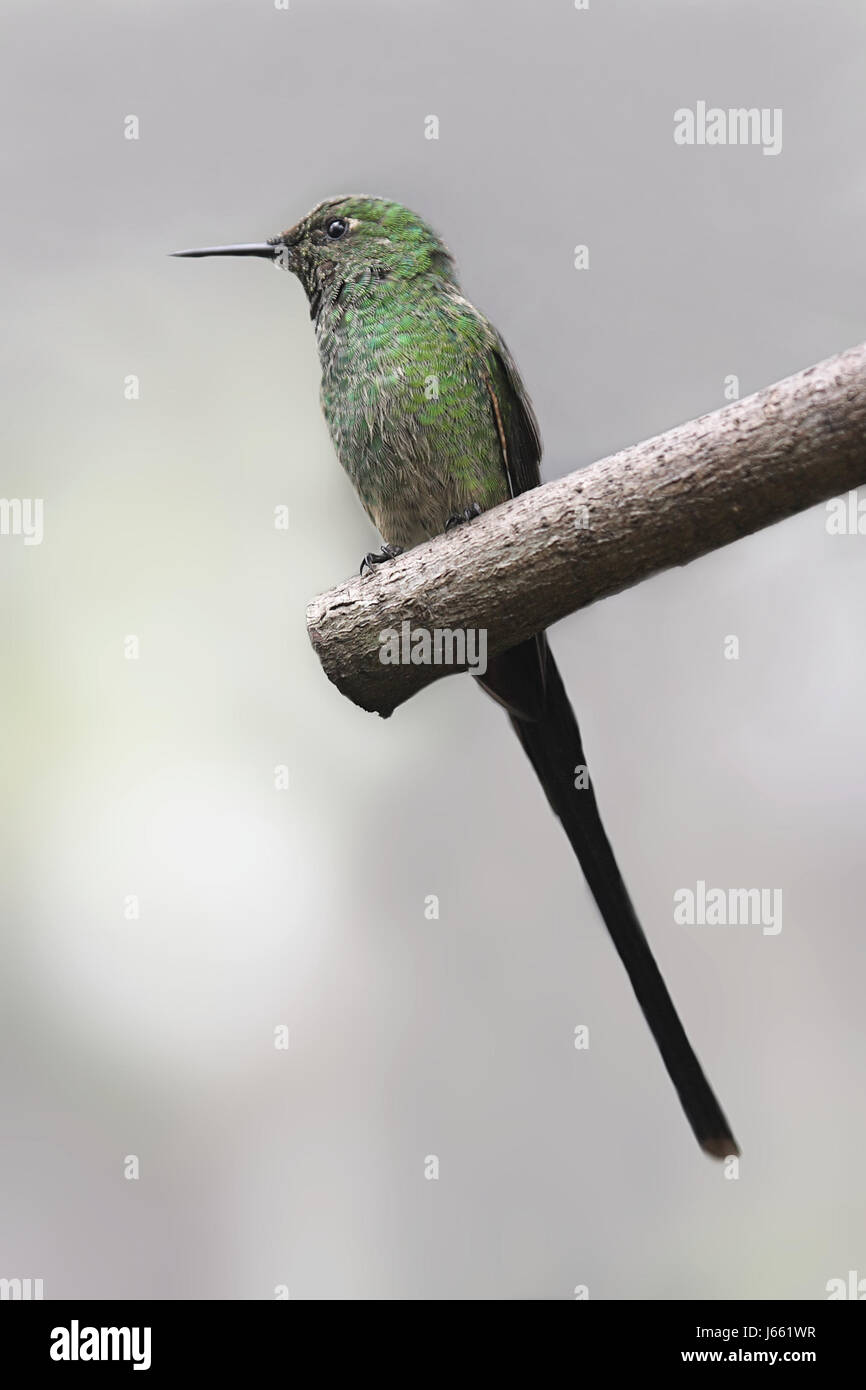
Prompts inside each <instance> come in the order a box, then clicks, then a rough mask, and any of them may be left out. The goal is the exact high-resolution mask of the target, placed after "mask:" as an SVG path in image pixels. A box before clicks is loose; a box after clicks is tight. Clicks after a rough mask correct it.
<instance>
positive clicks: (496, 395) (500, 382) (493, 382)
mask: <svg viewBox="0 0 866 1390" xmlns="http://www.w3.org/2000/svg"><path fill="white" fill-rule="evenodd" d="M485 379H486V382H487V389H488V391H489V392H490V401H491V407H492V410H493V418H494V421H495V423H496V429H497V433H498V435H499V442H500V446H501V448H502V461H503V463H504V465H505V471H506V473H507V475H508V485H509V488H510V490H511V496H512V497H517V496H518V495H519V494H520V493H521V492H528V491H529V489H530V488H534V487H538V485H539V483H540V482H541V472H540V468H539V463H540V460H541V436H540V434H539V430H538V422H537V420H536V418H535V413H534V411H533V409H532V406H531V404H530V401H529V396H528V395H527V393H526V387H525V386H524V384H523V382H522V380H521V378H520V373H519V372H518V370H517V367H516V366H515V364H514V359H513V358H512V356H511V353H510V352H509V351H508V348H507V347H506V346H505V344H504V343H503V341H502V339H501V338H499V337H498V336H497V337H496V340H495V343H494V345H493V346H492V347H491V349H490V352H489V355H488V358H487V363H486V371H485Z"/></svg>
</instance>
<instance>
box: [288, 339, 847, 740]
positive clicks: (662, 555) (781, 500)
mask: <svg viewBox="0 0 866 1390" xmlns="http://www.w3.org/2000/svg"><path fill="white" fill-rule="evenodd" d="M864 482H866V344H861V345H860V346H859V347H855V348H851V349H850V350H849V351H848V352H843V353H841V354H840V355H839V356H838V357H831V358H829V359H828V360H827V361H826V362H820V363H819V364H818V365H817V366H814V367H808V368H807V369H806V370H805V371H803V372H798V373H797V375H796V376H791V377H787V378H786V379H785V380H784V381H780V382H777V383H776V385H775V386H769V387H767V388H766V389H765V390H763V391H758V392H757V393H756V394H755V395H754V396H749V397H748V398H747V399H745V400H742V401H735V402H733V403H732V404H731V405H728V406H726V407H725V408H724V409H723V410H718V411H716V412H715V413H714V414H712V415H702V416H701V417H700V418H699V419H697V420H692V421H691V422H690V423H689V424H686V425H680V426H678V427H677V428H676V429H673V430H670V431H669V432H668V433H667V434H662V435H658V436H657V437H656V438H655V439H650V440H647V441H646V442H645V443H643V444H636V445H634V446H633V447H631V448H629V449H624V450H623V451H622V452H621V453H619V454H614V455H612V456H611V457H610V458H606V459H603V460H602V461H601V462H600V463H596V464H593V465H592V466H591V467H590V468H586V469H582V470H580V471H579V472H577V473H571V474H569V475H568V477H565V478H559V479H557V480H556V481H554V482H551V483H546V484H545V485H544V486H543V487H539V488H535V489H534V490H533V491H532V492H526V493H523V494H522V495H521V496H520V497H517V498H515V499H514V500H513V501H511V502H507V503H505V504H504V505H503V506H501V507H496V508H494V509H493V510H492V511H489V512H485V513H484V514H483V516H480V517H478V518H477V519H476V520H474V521H471V522H468V523H467V524H466V525H464V526H461V527H458V528H457V529H456V530H454V531H452V532H450V533H449V534H448V535H445V536H440V537H437V539H436V540H433V541H429V542H426V543H425V544H424V545H420V546H417V547H416V548H415V549H414V550H411V551H408V552H407V553H406V554H405V555H401V556H399V557H398V558H397V559H395V560H391V561H389V562H387V563H386V564H383V565H382V566H381V567H380V568H379V569H378V570H377V571H376V573H375V574H374V575H366V576H364V577H358V578H355V579H351V580H349V581H348V582H347V583H345V584H343V585H341V586H340V587H339V588H338V589H333V590H331V591H330V593H327V594H323V595H320V596H319V597H318V598H316V599H314V600H313V602H312V603H311V604H310V605H309V607H308V609H307V628H308V631H309V635H310V640H311V641H312V644H313V647H314V648H315V650H316V652H317V653H318V656H319V660H320V661H321V663H322V666H323V667H324V669H325V673H326V675H327V676H328V678H329V680H331V681H333V682H334V684H335V685H336V686H337V688H338V690H340V691H341V692H342V693H343V694H344V695H346V696H348V698H349V699H350V700H353V701H354V702H355V704H357V705H360V706H361V708H362V709H366V710H371V711H374V712H376V713H378V714H381V715H383V716H387V715H389V714H391V713H392V711H393V710H394V709H396V707H397V706H398V705H400V704H402V703H403V701H404V700H407V699H409V697H410V696H411V695H414V694H415V693H416V691H418V690H421V689H422V688H423V687H424V686H425V685H429V684H430V682H431V681H434V680H437V679H439V678H440V677H441V676H445V675H450V674H452V673H453V672H454V671H455V670H456V669H460V668H456V667H454V666H443V665H429V664H428V665H411V664H398V665H386V664H383V663H382V661H381V660H380V653H381V651H382V646H381V641H382V634H383V632H385V631H388V630H393V631H397V632H400V631H401V630H402V624H404V623H408V624H409V625H410V628H409V630H410V631H412V632H415V631H416V630H417V629H419V628H423V629H426V630H427V631H429V632H432V631H433V629H436V628H439V629H443V628H447V629H451V630H455V629H462V630H464V631H466V630H475V631H479V630H486V632H487V652H488V656H491V655H493V654H494V653H496V652H497V651H501V650H503V649H504V648H506V647H511V646H513V645H514V644H515V643H516V642H519V641H522V640H523V639H524V638H526V637H529V636H531V635H532V634H533V633H536V632H540V631H541V630H542V629H543V628H546V627H549V626H550V625H551V623H555V622H556V621H557V620H558V619H560V618H564V617H565V616H566V615H567V614H569V613H573V612H574V611H575V609H578V608H583V607H585V606H586V605H587V604H590V603H593V602H595V600H596V599H600V598H605V597H607V596H608V595H609V594H615V593H617V592H618V591H619V590H621V589H626V588H628V587H629V586H630V585H632V584H637V583H639V582H640V581H641V580H642V579H648V578H649V577H650V576H651V575H653V574H658V573H659V572H660V571H661V570H665V569H669V568H670V567H671V566H673V565H685V564H687V563H688V562H689V561H690V560H695V559H697V558H698V556H700V555H705V554H706V553H707V552H708V551H710V550H717V549H718V548H719V547H720V546H723V545H727V544H728V543H729V542H730V541H735V540H738V539H739V538H740V537H741V536H747V535H749V534H751V532H753V531H758V530H760V529H761V527H763V526H770V525H772V524H773V522H776V521H781V520H782V519H783V518H784V517H787V516H792V515H793V514H794V513H795V512H800V511H804V510H805V509H806V508H807V507H812V506H814V505H815V504H816V503H819V502H823V501H826V500H827V499H828V498H830V497H834V496H836V495H838V494H840V493H843V492H846V491H848V490H849V489H852V488H856V487H858V486H859V485H860V484H862V483H864Z"/></svg>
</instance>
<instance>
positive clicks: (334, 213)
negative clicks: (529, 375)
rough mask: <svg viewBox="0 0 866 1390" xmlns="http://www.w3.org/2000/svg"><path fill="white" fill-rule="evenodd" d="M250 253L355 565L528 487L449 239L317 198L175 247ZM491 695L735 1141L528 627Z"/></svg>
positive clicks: (507, 374)
mask: <svg viewBox="0 0 866 1390" xmlns="http://www.w3.org/2000/svg"><path fill="white" fill-rule="evenodd" d="M173 254H174V255H177V256H256V257H261V258H262V259H265V260H270V261H273V262H275V263H276V264H278V265H279V266H281V267H282V268H283V269H284V270H288V271H290V272H291V273H292V274H293V275H294V276H296V277H297V279H298V280H300V282H301V285H302V286H303V288H304V290H305V291H306V296H307V300H308V303H309V310H310V318H311V319H312V322H313V326H314V330H315V334H316V342H317V345H318V350H319V358H320V361H321V369H322V383H321V405H322V410H323V412H324V416H325V420H326V422H327V425H328V429H329V432H330V435H331V439H332V441H333V445H334V449H335V451H336V454H337V457H338V459H339V461H340V463H341V464H342V466H343V468H344V469H345V471H346V473H347V474H348V476H349V478H350V479H351V482H352V483H353V485H354V488H355V490H356V492H357V494H358V497H359V499H360V501H361V503H362V505H363V507H364V509H365V511H366V512H367V515H368V516H369V517H370V518H371V520H372V521H373V523H374V525H375V526H376V528H377V530H378V532H379V534H380V536H381V537H382V542H383V544H382V548H381V550H379V551H371V552H370V553H368V554H367V555H366V556H365V557H364V560H363V562H362V565H361V569H362V572H363V571H364V570H365V569H366V570H367V571H368V572H372V571H373V569H374V567H375V566H377V565H381V564H384V563H386V562H387V561H388V560H390V559H392V558H393V557H394V556H395V555H399V554H400V553H401V552H402V551H404V550H407V549H409V548H411V547H412V546H416V545H418V544H420V543H421V542H423V541H427V540H431V539H432V538H434V537H435V536H438V535H440V534H442V533H443V532H445V531H448V530H450V528H451V527H453V526H457V525H463V524H468V523H471V521H472V519H473V517H475V516H477V515H479V514H480V513H481V512H483V511H486V510H487V509H488V508H491V507H496V506H498V505H499V504H501V503H504V502H507V501H508V500H509V499H510V498H512V497H516V496H518V495H519V494H520V493H522V492H526V491H527V490H528V489H530V488H534V487H538V486H539V483H540V481H541V475H540V461H541V439H540V434H539V429H538V424H537V421H536V418H535V414H534V412H533V409H532V405H531V403H530V400H529V396H528V394H527V391H526V388H525V387H524V384H523V382H522V380H521V377H520V375H519V373H518V370H517V367H516V365H515V363H514V359H513V358H512V356H511V354H510V352H509V351H508V348H507V347H506V345H505V343H504V341H503V339H502V337H501V336H500V334H499V333H498V332H497V331H496V329H495V328H494V327H493V325H492V324H491V323H490V321H489V320H488V319H487V318H486V317H485V316H484V314H482V313H481V312H480V311H479V310H478V309H476V308H475V306H474V305H473V304H471V303H470V301H469V300H468V299H466V298H465V296H464V295H463V293H462V291H461V289H460V285H459V282H458V279H457V272H456V269H455V264H454V260H453V257H452V256H451V253H450V251H449V250H448V248H447V246H446V245H445V243H444V242H443V241H442V240H441V239H440V237H439V236H438V235H437V234H436V233H435V232H434V231H433V230H432V228H431V227H430V226H428V224H427V223H426V222H425V221H424V220H423V219H422V218H421V217H419V216H417V215H416V214H415V213H414V212H411V211H410V210H409V209H408V208H406V207H404V206H403V205H402V204H400V203H397V202H392V201H390V200H388V199H385V198H378V197H370V196H367V195H364V194H351V195H344V196H339V197H334V198H328V199H326V200H325V201H324V202H321V203H319V204H318V205H317V206H316V207H315V208H313V210H312V211H311V212H309V213H308V214H307V216H306V217H303V218H302V219H301V221H299V222H297V223H296V224H295V225H294V226H293V227H290V228H289V229H288V231H285V232H281V233H280V234H279V236H276V237H273V238H271V239H270V240H268V241H263V242H251V243H247V244H243V245H237V246H211V247H202V248H200V249H197V250H189V251H176V252H174V253H173ZM476 679H477V680H478V682H479V684H480V685H481V686H482V687H483V689H484V690H485V691H486V692H487V693H488V694H489V695H491V696H492V697H493V699H495V700H496V701H497V702H498V703H499V704H500V705H501V706H502V707H503V708H504V710H505V713H506V714H507V716H508V718H509V720H510V722H511V725H512V727H513V729H514V731H515V733H516V734H517V737H518V739H519V740H520V743H521V745H522V747H523V750H524V752H525V753H526V755H527V757H528V758H529V761H530V763H531V764H532V767H533V769H534V770H535V773H536V776H537V777H538V780H539V782H540V783H541V786H542V788H543V790H544V792H545V794H546V796H547V800H548V802H549V804H550V807H551V809H552V810H553V812H554V814H555V815H556V816H557V817H558V818H559V820H560V822H561V823H562V826H563V829H564V830H565V834H566V835H567V837H568V839H569V841H570V843H571V846H572V848H573V850H574V852H575V854H576V856H577V859H578V862H579V863H580V866H581V869H582V871H583V874H584V876H585V878H586V881H587V883H588V884H589V887H590V889H591V891H592V894H593V896H594V898H595V901H596V903H597V905H598V908H599V911H600V913H601V916H602V918H603V920H604V922H605V925H606V927H607V929H608V932H609V933H610V936H611V938H612V940H613V943H614V946H615V947H616V950H617V952H618V953H619V956H620V959H621V960H622V963H623V965H624V966H625V969H626V972H627V974H628V977H629V980H630V982H631V985H632V988H633V990H634V993H635V995H636V996H637V1000H638V1003H639V1004H640V1007H641V1009H642V1010H643V1014H644V1017H645V1019H646V1022H647V1024H648V1025H649V1028H650V1031H651V1033H652V1035H653V1037H654V1038H655V1041H656V1044H657V1045H658V1048H659V1051H660V1053H661V1056H662V1059H663V1061H664V1064H665V1066H666V1068H667V1071H668V1073H669V1075H670V1078H671V1080H672V1082H673V1084H674V1086H675V1088H676V1091H677V1094H678V1095H679V1098H680V1103H681V1105H682V1107H683V1110H684V1112H685V1114H686V1117H687V1119H688V1121H689V1123H690V1125H691V1127H692V1129H693V1131H694V1133H695V1136H696V1138H697V1140H698V1142H699V1144H700V1145H701V1147H702V1148H703V1150H704V1151H705V1152H706V1153H707V1154H709V1155H711V1156H712V1157H713V1158H718V1159H724V1158H726V1157H728V1156H729V1155H735V1154H738V1153H739V1149H738V1147H737V1144H736V1141H735V1140H734V1137H733V1135H732V1133H731V1128H730V1126H729V1124H728V1122H727V1120H726V1119H725V1116H724V1114H723V1113H722V1110H721V1107H720V1105H719V1103H718V1101H717V1100H716V1097H715V1095H714V1093H713V1091H712V1088H711V1087H710V1084H709V1082H708V1081H707V1078H706V1076H705V1075H704V1072H703V1069H702V1067H701V1064H700V1062H699V1061H698V1058H697V1056H696V1055H695V1052H694V1050H693V1049H692V1046H691V1044H690V1042H689V1040H688V1037H687V1036H686V1033H685V1030H684V1028H683V1025H682V1023H681V1022H680V1019H679V1017H678V1015H677V1012H676V1009H675V1008H674V1005H673V1002H672V1000H671V997H670V994H669V993H668V990H667V987H666V985H665V982H664V980H663V978H662V975H661V972H660V971H659V968H658V966H657V964H656V962H655V959H654V957H653V954H652V951H651V949H650V946H649V943H648V941H647V938H646V936H645V934H644V932H643V929H642V927H641V925H640V922H639V920H638V917H637V914H636V912H635V909H634V907H633V906H632V902H631V899H630V897H629V894H628V890H627V888H626V886H625V883H624V881H623V877H622V874H621V873H620V870H619V867H618V865H617V861H616V859H615V857H614V853H613V849H612V848H611V844H610V841H609V840H608V837H607V834H606V832H605V829H604V826H603V824H602V820H601V815H600V812H599V808H598V802H597V800H596V796H595V791H594V789H593V787H592V784H591V781H589V779H588V778H582V777H581V778H577V777H576V776H575V772H576V771H577V770H578V769H585V768H586V758H585V756H584V750H583V743H582V739H581V735H580V731H579V728H578V724H577V719H576V717H575V714H574V711H573V709H572V707H571V703H570V701H569V698H568V695H567V693H566V690H565V687H564V685H563V682H562V678H561V676H560V674H559V670H558V668H557V666H556V663H555V661H554V659H553V655H552V653H551V650H550V645H549V643H548V640H547V637H546V635H545V634H544V633H540V634H539V635H538V636H536V637H534V638H530V639H528V640H526V641H523V642H520V643H518V644H517V645H515V646H512V647H510V648H509V649H507V650H505V651H503V652H501V653H497V654H495V655H494V656H493V657H491V658H489V660H488V664H487V669H486V670H485V672H484V674H483V676H482V675H479V676H476Z"/></svg>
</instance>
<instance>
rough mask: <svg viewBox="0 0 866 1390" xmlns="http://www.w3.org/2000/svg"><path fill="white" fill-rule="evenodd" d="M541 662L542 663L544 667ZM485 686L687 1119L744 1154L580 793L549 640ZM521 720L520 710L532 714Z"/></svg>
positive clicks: (520, 654)
mask: <svg viewBox="0 0 866 1390" xmlns="http://www.w3.org/2000/svg"><path fill="white" fill-rule="evenodd" d="M539 657H540V660H539ZM480 684H482V685H483V686H484V688H485V689H486V690H487V691H488V693H489V694H491V695H493V696H494V698H495V699H497V700H499V701H500V703H502V704H504V705H505V706H506V708H507V709H508V710H509V713H510V715H511V722H512V725H513V726H514V729H515V732H516V733H517V736H518V738H519V739H520V742H521V744H522V745H523V749H524V752H525V753H526V755H527V757H528V758H529V760H530V762H531V763H532V766H533V767H534V769H535V772H536V775H537V777H538V779H539V781H540V782H541V785H542V786H543V787H544V790H545V792H546V793H547V798H548V801H549V802H550V804H551V807H552V808H553V810H554V811H555V813H556V815H557V816H558V817H559V819H560V820H561V821H562V825H563V828H564V830H565V833H566V835H567V836H568V838H569V840H570V841H571V845H572V848H573V849H574V852H575V854H576V855H577V858H578V860H579V861H580V866H581V868H582V869H583V872H584V876H585V877H586V881H587V883H588V884H589V886H590V888H591V890H592V894H593V897H594V898H595V900H596V902H597V904H598V907H599V910H600V912H601V915H602V917H603V918H604V922H605V925H606V927H607V929H608V931H609V932H610V935H611V938H612V940H613V944H614V946H615V947H616V949H617V952H618V953H619V957H620V960H621V961H622V963H623V965H624V966H625V968H626V971H627V973H628V977H629V980H630V981H631V985H632V988H633V990H634V992H635V994H636V995H637V999H638V1002H639V1004H640V1006H641V1009H642V1010H643V1014H644V1018H645V1019H646V1021H647V1023H648V1024H649V1027H650V1030H651V1032H652V1035H653V1037H654V1038H655V1040H656V1044H657V1045H658V1049H659V1051H660V1052H661V1055H662V1059H663V1060H664V1064H665V1066H666V1067H667V1070H668V1074H669V1076H670V1078H671V1080H672V1081H673V1083H674V1086H675V1087H676V1090H677V1094H678V1095H679V1098H680V1103H681V1104H682V1107H683V1110H684V1111H685V1113H686V1117H687V1119H688V1121H689V1123H690V1125H691V1127H692V1129H693V1130H694V1132H695V1136H696V1138H697V1140H698V1143H699V1144H700V1146H701V1148H702V1149H703V1150H704V1152H705V1153H708V1154H710V1155H711V1156H712V1157H713V1158H719V1159H723V1158H727V1157H728V1156H729V1155H732V1154H738V1153H739V1152H740V1151H739V1148H738V1147H737V1143H736V1140H735V1139H734V1136H733V1134H732V1133H731V1127H730V1125H729V1124H728V1122H727V1120H726V1119H725V1116H724V1114H723V1113H722V1109H721V1106H720V1105H719V1102H718V1101H717V1100H716V1097H715V1096H714V1094H713V1091H712V1088H711V1087H710V1083H709V1082H708V1081H707V1078H706V1077H705V1075H704V1073H703V1069H702V1068H701V1064H700V1062H699V1061H698V1059H697V1057H696V1056H695V1053H694V1051H693V1049H692V1046H691V1043H690V1042H689V1040H688V1038H687V1037H686V1033H685V1030H684V1028H683V1025H682V1024H681V1023H680V1020H679V1017H678V1015H677V1011H676V1009H675V1008H674V1005H673V1001H672V999H671V997H670V995H669V994H668V991H667V986H666V985H665V982H664V980H663V979H662V976H661V972H660V970H659V968H658V966H657V965H656V962H655V959H654V957H653V954H652V951H651V950H650V947H649V942H648V941H647V939H646V937H645V936H644V933H643V930H642V928H641V925H640V922H639V921H638V919H637V915H636V913H635V910H634V908H633V906H632V903H631V899H630V898H629V895H628V890H627V889H626V886H625V884H624V882H623V880H622V875H621V874H620V871H619V867H618V865H617V862H616V859H615V858H614V854H613V850H612V849H611V845H610V841H609V840H608V838H607V835H606V833H605V829H604V826H603V824H602V821H601V815H600V813H599V809H598V803H597V802H596V799H595V793H594V792H593V790H592V788H591V786H587V787H585V788H583V789H580V790H579V789H577V788H576V787H575V781H574V773H575V769H576V768H578V767H585V766H586V758H585V757H584V752H583V745H582V742H581V737H580V730H579V729H578V726H577V720H576V718H575V714H574V711H573V709H572V708H571V703H570V701H569V699H568V695H567V694H566V691H565V687H564V686H563V684H562V678H561V677H560V674H559V671H558V670H557V668H556V664H555V662H554V660H553V657H552V656H551V654H550V650H549V648H548V647H547V643H546V641H545V640H544V639H543V638H542V639H541V641H540V642H539V641H537V640H536V639H531V640H530V641H528V642H523V643H521V644H520V645H519V646H517V647H514V648H512V649H511V651H506V652H503V653H502V654H501V655H499V656H497V657H494V658H493V659H492V660H491V661H490V663H489V664H488V668H487V672H486V674H485V676H484V678H483V680H481V681H480ZM533 706H534V717H529V718H524V717H521V716H520V714H519V713H518V712H517V711H521V710H522V711H524V712H526V711H532V710H533Z"/></svg>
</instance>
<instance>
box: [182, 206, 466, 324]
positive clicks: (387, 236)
mask: <svg viewBox="0 0 866 1390" xmlns="http://www.w3.org/2000/svg"><path fill="white" fill-rule="evenodd" d="M173 254H174V255H176V256H261V257H263V258H265V259H267V260H271V261H274V262H275V263H276V264H277V265H279V266H281V267H282V269H284V270H290V271H291V272H292V273H293V274H294V275H297V277H298V279H299V280H300V281H301V283H302V284H303V286H304V288H305V290H306V291H307V295H308V297H309V299H310V303H311V305H312V307H313V312H315V311H316V308H317V307H318V304H319V303H320V302H321V299H322V297H323V295H324V296H328V294H329V290H331V289H334V287H337V286H340V285H347V284H364V283H370V282H372V281H374V280H376V281H386V280H392V281H399V280H411V279H414V278H415V277H416V276H418V275H425V274H439V275H442V276H444V277H446V278H448V279H452V278H453V273H454V271H453V262H452V260H451V256H450V254H449V252H448V250H447V248H446V246H445V245H444V243H443V242H442V241H441V240H440V239H439V237H438V236H437V235H436V233H435V232H434V231H433V230H432V229H431V228H430V227H428V226H427V223H426V222H424V221H422V219H421V218H420V217H419V216H418V215H417V214H416V213H414V212H410V211H409V209H408V208H406V207H403V205H402V204H401V203H393V202H390V201H388V200H387V199H385V198H372V197H368V196H366V195H365V194H348V195H344V196H342V197H338V198H327V199H326V200H325V201H324V202H322V203H319V204H318V206H317V207H314V208H313V210H312V212H309V213H307V216H306V217H303V218H301V220H300V222H297V223H296V224H295V226H294V227H290V228H289V229H288V231H285V232H281V233H280V235H279V236H276V237H272V238H271V240H270V241H263V242H252V243H248V244H245V245H240V246H210V247H203V248H201V249H199V250H193V251H175V252H174V253H173Z"/></svg>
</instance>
